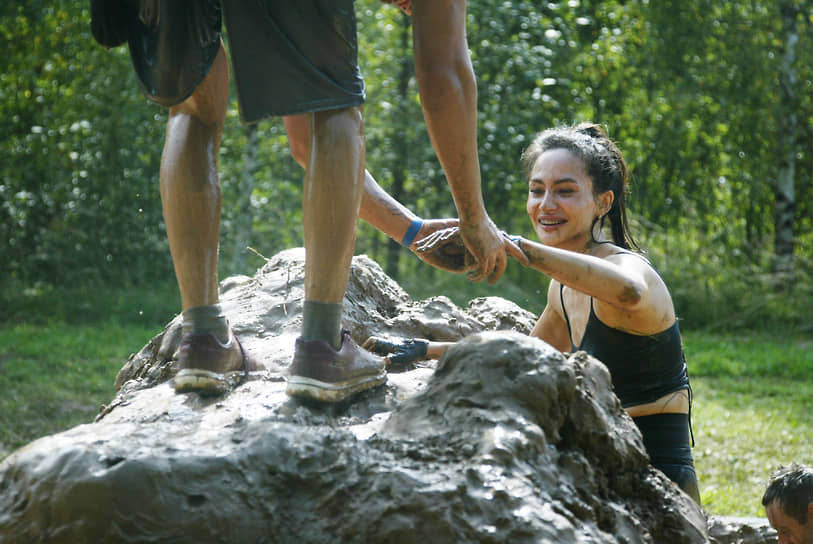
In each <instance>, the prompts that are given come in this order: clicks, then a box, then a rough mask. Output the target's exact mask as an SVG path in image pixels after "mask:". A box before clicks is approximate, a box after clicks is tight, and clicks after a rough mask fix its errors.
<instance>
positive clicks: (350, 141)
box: [313, 106, 364, 146]
mask: <svg viewBox="0 0 813 544" xmlns="http://www.w3.org/2000/svg"><path fill="white" fill-rule="evenodd" d="M313 131H314V134H313V139H314V142H316V143H317V144H327V145H331V146H333V145H336V146H341V145H357V144H358V143H363V138H364V122H363V117H362V113H361V107H359V106H355V107H351V108H344V109H340V110H327V111H320V112H315V113H314V114H313Z"/></svg>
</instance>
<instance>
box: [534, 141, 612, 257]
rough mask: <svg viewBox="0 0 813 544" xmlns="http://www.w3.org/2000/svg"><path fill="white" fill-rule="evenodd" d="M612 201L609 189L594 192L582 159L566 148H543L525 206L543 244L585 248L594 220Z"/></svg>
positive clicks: (571, 248)
mask: <svg viewBox="0 0 813 544" xmlns="http://www.w3.org/2000/svg"><path fill="white" fill-rule="evenodd" d="M612 202H613V193H612V191H607V192H606V193H602V194H601V195H599V196H598V197H595V196H594V195H593V181H592V180H591V179H590V177H589V176H588V175H587V172H586V171H585V167H584V162H582V160H581V159H580V158H579V157H577V156H576V155H574V154H573V153H572V152H570V151H568V150H567V149H549V150H547V151H545V152H544V153H542V154H541V155H540V156H539V158H538V159H537V160H536V163H534V166H533V168H532V169H531V179H530V180H528V202H527V204H526V209H527V211H528V217H530V218H531V223H533V226H534V230H535V231H536V235H537V236H538V237H539V241H540V242H542V243H543V244H545V245H548V246H552V247H557V248H560V249H569V250H571V251H585V250H586V249H587V247H588V245H589V244H590V243H591V242H592V240H593V237H592V235H591V229H592V226H593V221H594V220H595V218H596V217H599V216H601V215H604V214H605V213H607V211H609V209H610V206H611V205H612Z"/></svg>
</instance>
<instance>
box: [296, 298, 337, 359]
mask: <svg viewBox="0 0 813 544" xmlns="http://www.w3.org/2000/svg"><path fill="white" fill-rule="evenodd" d="M302 339H303V340H324V341H326V342H328V343H329V344H330V345H331V346H333V347H334V348H335V349H339V348H340V347H341V343H342V305H341V303H339V302H335V303H334V302H316V301H315V300H306V301H305V303H304V304H303V305H302Z"/></svg>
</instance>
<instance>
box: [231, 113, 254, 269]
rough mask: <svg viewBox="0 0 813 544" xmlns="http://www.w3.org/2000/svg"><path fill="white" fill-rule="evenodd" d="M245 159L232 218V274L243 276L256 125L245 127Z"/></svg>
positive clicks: (249, 217)
mask: <svg viewBox="0 0 813 544" xmlns="http://www.w3.org/2000/svg"><path fill="white" fill-rule="evenodd" d="M245 130H246V151H245V153H246V157H245V162H244V168H243V176H242V178H243V179H242V180H241V181H240V183H239V185H238V190H239V195H238V197H237V199H238V200H237V215H236V216H235V218H234V255H233V256H232V263H231V272H232V274H245V273H246V270H245V267H246V248H247V247H248V244H249V243H250V241H251V224H252V214H251V193H252V192H253V191H254V174H255V173H256V170H257V125H256V124H251V125H247V126H246V128H245Z"/></svg>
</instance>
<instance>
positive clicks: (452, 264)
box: [414, 227, 528, 283]
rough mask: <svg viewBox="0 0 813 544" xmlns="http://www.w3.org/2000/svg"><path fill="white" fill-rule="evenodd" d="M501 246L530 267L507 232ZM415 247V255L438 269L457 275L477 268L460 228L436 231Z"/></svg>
mask: <svg viewBox="0 0 813 544" xmlns="http://www.w3.org/2000/svg"><path fill="white" fill-rule="evenodd" d="M501 244H502V245H503V248H504V251H505V253H506V254H508V255H510V256H511V257H513V258H515V259H516V260H517V261H519V262H520V263H521V264H522V265H523V266H528V257H527V256H526V255H525V253H524V252H523V251H522V249H520V248H519V247H518V246H517V245H516V243H515V242H514V241H513V239H512V238H511V236H510V235H508V234H507V233H505V232H503V233H501ZM414 246H415V249H414V251H415V254H416V255H418V257H420V259H421V260H423V261H424V262H426V263H429V264H431V265H432V266H434V267H436V268H440V269H442V270H446V271H448V272H454V273H456V274H462V273H463V272H470V271H473V270H474V269H475V268H477V262H476V260H475V259H474V256H473V255H472V253H471V252H470V251H469V250H468V249H467V248H466V245H465V244H464V243H463V235H462V233H461V232H460V228H459V227H452V228H444V229H441V230H438V231H435V232H434V233H432V234H430V235H429V236H426V237H424V238H422V239H421V240H420V241H418V242H416V243H415V244H414ZM503 268H504V267H503ZM498 277H499V276H498ZM494 281H496V280H494ZM491 283H493V282H491Z"/></svg>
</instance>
